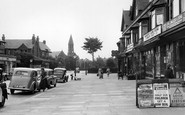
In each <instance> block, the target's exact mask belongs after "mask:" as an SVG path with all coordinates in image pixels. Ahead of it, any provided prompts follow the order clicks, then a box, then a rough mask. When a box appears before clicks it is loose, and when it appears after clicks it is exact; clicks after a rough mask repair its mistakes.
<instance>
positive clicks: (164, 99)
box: [153, 83, 170, 107]
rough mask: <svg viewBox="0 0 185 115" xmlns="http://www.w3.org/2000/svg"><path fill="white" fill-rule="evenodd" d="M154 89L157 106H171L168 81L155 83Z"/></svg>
mask: <svg viewBox="0 0 185 115" xmlns="http://www.w3.org/2000/svg"><path fill="white" fill-rule="evenodd" d="M153 91H154V105H155V107H169V106H170V99H169V91H168V83H154V84H153Z"/></svg>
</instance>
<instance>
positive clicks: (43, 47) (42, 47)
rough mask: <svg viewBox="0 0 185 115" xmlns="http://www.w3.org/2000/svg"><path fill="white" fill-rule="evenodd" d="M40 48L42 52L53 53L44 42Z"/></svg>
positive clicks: (40, 44)
mask: <svg viewBox="0 0 185 115" xmlns="http://www.w3.org/2000/svg"><path fill="white" fill-rule="evenodd" d="M39 46H40V49H41V50H42V51H45V50H48V51H49V52H51V50H50V49H49V47H48V46H47V45H46V44H44V43H43V42H39Z"/></svg>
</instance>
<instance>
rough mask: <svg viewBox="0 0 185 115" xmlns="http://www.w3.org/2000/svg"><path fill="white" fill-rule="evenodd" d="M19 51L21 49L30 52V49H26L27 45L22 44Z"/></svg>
mask: <svg viewBox="0 0 185 115" xmlns="http://www.w3.org/2000/svg"><path fill="white" fill-rule="evenodd" d="M18 49H19V50H28V49H29V48H28V47H26V45H25V44H22V45H21V46H20V47H19V48H18Z"/></svg>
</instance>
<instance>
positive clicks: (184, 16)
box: [162, 12, 185, 32]
mask: <svg viewBox="0 0 185 115" xmlns="http://www.w3.org/2000/svg"><path fill="white" fill-rule="evenodd" d="M184 21H185V12H184V13H182V14H180V15H178V16H177V17H175V18H173V19H172V20H170V21H168V22H166V23H165V24H163V26H162V31H163V32H164V31H166V30H168V29H170V28H172V27H174V26H176V25H179V24H180V23H182V22H184Z"/></svg>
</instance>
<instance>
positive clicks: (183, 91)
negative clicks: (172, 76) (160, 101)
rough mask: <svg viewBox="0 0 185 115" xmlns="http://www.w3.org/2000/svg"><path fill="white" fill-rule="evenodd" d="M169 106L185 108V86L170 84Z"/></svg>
mask: <svg viewBox="0 0 185 115" xmlns="http://www.w3.org/2000/svg"><path fill="white" fill-rule="evenodd" d="M170 97H171V106H176V107H177V106H185V86H184V85H182V84H181V83H172V84H170Z"/></svg>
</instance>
